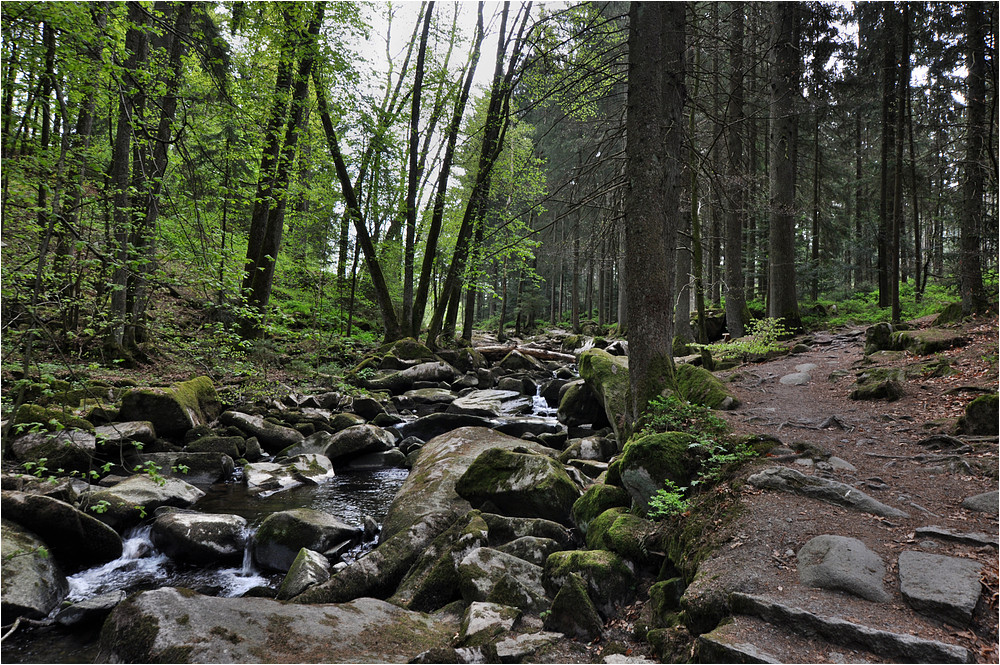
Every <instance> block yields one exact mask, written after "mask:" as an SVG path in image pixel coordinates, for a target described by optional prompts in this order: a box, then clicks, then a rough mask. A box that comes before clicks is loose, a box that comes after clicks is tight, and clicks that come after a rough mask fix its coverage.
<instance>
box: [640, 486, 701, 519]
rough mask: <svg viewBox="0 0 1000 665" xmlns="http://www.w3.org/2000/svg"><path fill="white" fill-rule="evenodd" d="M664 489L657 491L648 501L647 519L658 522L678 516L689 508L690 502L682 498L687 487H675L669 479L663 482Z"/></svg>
mask: <svg viewBox="0 0 1000 665" xmlns="http://www.w3.org/2000/svg"><path fill="white" fill-rule="evenodd" d="M664 485H665V487H664V488H663V489H661V490H657V492H656V494H654V495H653V497H652V498H651V499H650V500H649V511H648V513H647V515H648V516H649V519H652V520H659V519H663V518H665V517H670V516H672V515H679V514H681V513H685V512H687V511H688V510H689V509H690V508H691V504H690V502H689V501H688V500H687V499H685V498H684V493H685V492H687V489H688V488H687V487H677V485H676V484H675V483H674V482H673V481H672V480H670V479H667V480H665V481H664Z"/></svg>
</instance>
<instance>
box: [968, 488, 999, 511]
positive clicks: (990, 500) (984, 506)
mask: <svg viewBox="0 0 1000 665" xmlns="http://www.w3.org/2000/svg"><path fill="white" fill-rule="evenodd" d="M962 507H963V508H965V509H966V510H973V511H976V512H979V513H992V514H994V515H997V514H1000V491H997V490H993V491H992V492H983V493H982V494H976V495H975V496H970V497H968V498H966V499H965V500H964V501H962Z"/></svg>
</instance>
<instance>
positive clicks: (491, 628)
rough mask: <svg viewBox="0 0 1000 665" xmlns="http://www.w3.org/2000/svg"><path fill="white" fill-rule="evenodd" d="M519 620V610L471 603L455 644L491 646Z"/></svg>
mask: <svg viewBox="0 0 1000 665" xmlns="http://www.w3.org/2000/svg"><path fill="white" fill-rule="evenodd" d="M520 618H521V610H519V609H517V608H516V607H509V606H507V605H498V604H497V603H481V602H478V601H477V602H473V603H470V604H469V607H468V609H466V610H465V616H463V617H462V626H461V628H460V629H459V631H458V641H457V644H459V645H460V646H463V647H478V646H483V645H486V644H492V643H493V642H495V641H496V640H497V638H500V637H503V636H504V635H505V634H507V633H509V632H510V631H511V630H512V629H513V628H514V624H516V623H517V622H518V621H519V620H520Z"/></svg>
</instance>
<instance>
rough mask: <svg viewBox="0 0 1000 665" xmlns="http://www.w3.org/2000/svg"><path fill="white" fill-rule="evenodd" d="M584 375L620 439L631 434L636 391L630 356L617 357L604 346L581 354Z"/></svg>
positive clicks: (582, 374) (581, 370) (581, 366)
mask: <svg viewBox="0 0 1000 665" xmlns="http://www.w3.org/2000/svg"><path fill="white" fill-rule="evenodd" d="M579 366H580V376H581V377H582V378H583V380H584V381H586V382H587V385H588V386H589V387H590V389H591V390H592V391H594V394H595V395H597V397H598V399H599V400H600V402H601V404H602V405H603V406H604V414H605V416H606V417H607V420H608V422H609V423H611V427H612V428H614V430H615V437H616V438H617V439H618V441H625V440H627V439H628V437H629V436H630V435H631V429H630V422H631V412H632V402H631V400H632V397H631V395H632V393H631V387H630V386H629V375H628V357H627V356H613V355H611V354H610V353H608V352H607V351H603V350H601V349H589V350H587V351H584V352H583V353H581V354H580V360H579Z"/></svg>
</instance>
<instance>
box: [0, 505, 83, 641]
mask: <svg viewBox="0 0 1000 665" xmlns="http://www.w3.org/2000/svg"><path fill="white" fill-rule="evenodd" d="M0 539H2V541H3V542H2V549H3V566H2V572H3V575H2V577H0V579H2V581H3V594H2V598H3V602H2V604H0V608H2V611H0V614H2V619H3V623H4V624H5V625H7V624H10V623H12V622H13V621H14V620H15V619H17V618H18V617H25V618H28V619H43V618H45V616H46V615H48V614H49V612H51V611H52V610H53V609H55V608H56V606H58V605H59V603H61V602H62V600H63V598H65V597H66V593H67V592H68V591H69V585H68V584H67V583H66V578H65V577H64V576H63V574H62V571H61V570H60V569H59V566H58V565H56V562H55V560H54V559H53V558H52V557H51V556H50V555H49V552H48V549H47V548H46V546H45V543H43V542H42V541H41V540H39V539H38V538H37V537H36V536H35V535H34V534H32V533H31V532H30V531H28V530H26V529H24V528H22V527H21V526H18V525H17V524H14V523H13V522H8V521H7V520H3V522H2V524H0Z"/></svg>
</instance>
